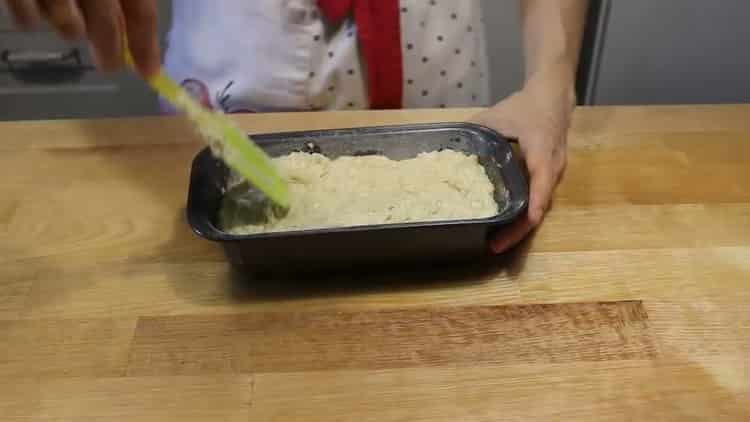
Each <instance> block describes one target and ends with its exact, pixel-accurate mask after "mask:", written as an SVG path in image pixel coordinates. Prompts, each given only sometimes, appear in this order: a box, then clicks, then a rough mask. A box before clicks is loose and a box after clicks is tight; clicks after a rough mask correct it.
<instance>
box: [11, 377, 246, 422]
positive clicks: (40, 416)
mask: <svg viewBox="0 0 750 422" xmlns="http://www.w3.org/2000/svg"><path fill="white" fill-rule="evenodd" d="M0 391H2V392H3V399H2V400H0V415H2V419H3V420H4V421H32V420H33V421H102V420H123V421H125V420H127V421H154V422H162V421H166V420H179V421H231V422H234V421H236V422H246V421H248V420H249V419H248V410H249V408H250V405H251V395H252V391H253V378H252V376H203V377H161V378H135V377H131V378H106V377H101V378H62V379H52V380H47V379H45V380H39V379H37V380H22V381H20V382H15V383H13V384H9V383H7V380H3V381H0Z"/></svg>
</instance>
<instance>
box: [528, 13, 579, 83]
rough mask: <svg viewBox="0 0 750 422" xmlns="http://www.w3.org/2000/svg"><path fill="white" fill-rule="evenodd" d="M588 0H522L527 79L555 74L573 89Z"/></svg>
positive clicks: (553, 75) (554, 75)
mask: <svg viewBox="0 0 750 422" xmlns="http://www.w3.org/2000/svg"><path fill="white" fill-rule="evenodd" d="M588 3H589V2H588V0H521V19H522V20H521V21H522V26H523V39H524V59H525V74H526V83H529V82H530V81H532V80H534V79H538V78H550V77H551V78H554V79H556V80H557V81H558V82H559V83H564V84H569V85H570V89H572V90H574V84H575V75H576V69H577V67H578V56H579V53H580V50H581V39H582V37H583V30H584V26H585V20H586V11H587V10H588Z"/></svg>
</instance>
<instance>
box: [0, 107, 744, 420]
mask: <svg viewBox="0 0 750 422" xmlns="http://www.w3.org/2000/svg"><path fill="white" fill-rule="evenodd" d="M472 112H473V111H472V110H443V111H431V110H424V111H395V112H372V113H368V112H341V113H321V114H279V115H256V116H246V117H239V118H238V121H239V122H240V123H241V124H242V126H243V127H244V128H246V129H248V130H251V131H254V132H267V131H279V130H294V129H312V128H330V127H346V126H359V125H370V124H372V125H375V124H385V123H407V122H427V121H445V120H448V121H450V120H461V119H464V118H466V117H468V116H470V115H471V113H472ZM749 118H750V106H731V105H728V106H705V107H687V106H683V107H632V108H617V107H615V108H582V109H579V110H578V111H577V112H576V115H575V122H574V126H573V128H572V130H571V134H570V161H569V167H568V171H567V174H566V176H565V179H564V181H563V183H562V185H561V186H560V188H559V189H558V191H557V194H556V198H555V203H554V207H553V210H552V211H551V212H550V213H549V216H548V218H547V220H546V222H545V224H544V225H543V227H542V228H541V229H540V230H539V231H538V232H537V233H536V235H535V236H533V237H532V238H530V239H529V240H528V241H527V242H525V243H523V244H522V245H521V246H520V247H519V248H518V249H517V250H515V251H514V252H512V253H510V254H508V255H507V256H505V257H499V258H497V259H494V260H492V261H491V262H488V263H484V264H482V265H479V264H477V265H473V266H470V267H468V268H455V269H443V270H428V269H421V270H418V269H415V270H413V271H399V272H394V273H391V274H380V275H367V274H358V275H352V276H346V275H338V276H336V277H331V278H330V279H322V280H303V279H299V280H286V281H274V282H273V283H270V282H263V281H262V280H259V281H256V282H254V283H247V282H241V281H238V280H235V279H233V277H232V275H231V274H230V271H229V269H228V267H227V264H226V262H225V259H224V257H223V256H222V252H221V250H220V249H219V248H218V247H217V246H216V245H214V244H212V243H210V242H207V241H203V240H202V239H199V238H196V237H195V236H193V235H192V234H191V232H190V230H189V228H188V226H187V225H186V223H185V219H184V217H183V208H184V204H185V198H186V188H187V180H188V173H189V164H190V160H191V159H192V157H193V155H194V154H195V153H196V152H197V151H198V149H199V148H201V145H200V143H199V142H198V140H197V139H196V138H195V136H193V135H192V133H191V130H190V128H189V126H187V125H186V124H185V122H183V121H181V120H179V119H143V120H105V121H60V122H41V123H3V124H0V133H1V134H2V135H1V136H2V139H0V420H3V421H6V420H70V421H82V420H86V421H88V420H91V421H93V420H123V421H164V420H170V419H176V420H181V421H192V420H195V421H219V420H221V421H225V420H226V421H276V420H293V421H339V420H341V421H350V420H351V421H357V422H364V421H395V420H398V421H407V420H408V421H411V420H420V421H500V420H522V419H528V420H555V421H557V420H573V421H580V420H584V419H592V420H652V421H669V420H674V421H685V420H711V421H715V420H721V419H722V418H723V420H737V421H747V420H750V371H749V365H750V305H748V299H750V119H749Z"/></svg>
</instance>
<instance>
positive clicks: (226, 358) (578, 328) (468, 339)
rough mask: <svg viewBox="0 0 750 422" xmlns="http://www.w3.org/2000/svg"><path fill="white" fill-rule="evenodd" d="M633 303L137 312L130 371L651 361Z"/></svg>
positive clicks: (641, 316)
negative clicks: (166, 314)
mask: <svg viewBox="0 0 750 422" xmlns="http://www.w3.org/2000/svg"><path fill="white" fill-rule="evenodd" d="M647 319H648V318H647V316H646V313H645V311H644V310H643V307H642V304H641V303H639V302H619V303H587V304H557V305H554V304H553V305H524V306H505V307H456V308H448V309H445V310H442V309H434V310H433V309H427V310H425V309H412V310H408V311H401V310H394V311H380V312H366V313H343V312H339V313H318V314H313V313H304V314H297V313H284V314H247V315H233V316H214V317H207V316H202V317H190V316H177V317H152V318H141V319H140V320H139V322H138V327H137V328H136V334H135V339H134V341H133V347H132V349H131V354H130V363H129V366H128V374H132V375H183V374H196V373H214V372H229V373H244V372H288V371H311V370H326V369H383V368H398V367H421V366H444V365H459V366H466V365H472V366H473V365H483V364H487V363H533V362H540V363H555V362H566V361H588V360H623V359H650V358H654V357H655V356H656V354H657V352H656V348H655V346H654V344H653V339H652V338H651V336H650V335H649V333H648V322H647Z"/></svg>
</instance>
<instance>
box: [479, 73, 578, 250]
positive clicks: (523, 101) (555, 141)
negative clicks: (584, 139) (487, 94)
mask: <svg viewBox="0 0 750 422" xmlns="http://www.w3.org/2000/svg"><path fill="white" fill-rule="evenodd" d="M570 80H571V78H566V77H565V76H564V75H561V74H555V72H550V73H549V74H548V76H543V75H538V76H535V77H532V78H531V79H530V80H529V81H528V82H527V83H526V85H525V86H524V88H523V89H522V90H520V91H518V92H516V93H515V94H513V95H511V96H510V97H508V98H506V99H505V100H503V101H501V102H500V103H499V104H497V105H496V106H494V107H492V108H490V109H489V110H487V111H484V112H482V113H480V114H479V115H477V116H475V117H474V118H473V119H472V121H473V122H474V123H478V124H481V125H484V126H487V127H490V128H492V129H495V130H497V131H498V132H500V133H502V134H503V135H505V136H507V137H509V138H515V139H518V144H519V146H520V149H521V153H522V155H523V159H524V161H525V163H526V168H527V169H528V171H529V176H530V182H529V183H530V198H529V207H528V212H527V214H526V215H524V216H523V217H522V218H519V219H518V221H516V222H515V223H513V224H512V225H511V226H509V227H507V228H506V229H504V230H502V231H500V232H499V233H498V234H497V235H496V236H495V238H494V239H492V241H491V242H490V247H491V249H492V251H493V252H495V253H501V252H504V251H506V250H507V249H509V248H510V247H512V246H514V245H515V244H516V243H518V242H519V241H520V240H521V239H523V238H524V237H525V236H526V235H527V234H528V233H529V232H531V230H533V229H534V228H535V227H536V226H538V225H539V224H541V222H542V219H543V218H544V214H545V212H546V211H547V208H548V207H549V204H550V199H551V197H552V193H553V191H554V189H555V187H556V186H557V184H558V182H559V181H560V178H561V177H562V174H563V171H564V169H565V164H566V146H567V132H568V127H569V126H570V118H571V115H572V111H573V108H574V107H575V89H574V87H573V86H572V83H571V82H569V81H570Z"/></svg>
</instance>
